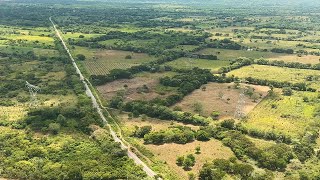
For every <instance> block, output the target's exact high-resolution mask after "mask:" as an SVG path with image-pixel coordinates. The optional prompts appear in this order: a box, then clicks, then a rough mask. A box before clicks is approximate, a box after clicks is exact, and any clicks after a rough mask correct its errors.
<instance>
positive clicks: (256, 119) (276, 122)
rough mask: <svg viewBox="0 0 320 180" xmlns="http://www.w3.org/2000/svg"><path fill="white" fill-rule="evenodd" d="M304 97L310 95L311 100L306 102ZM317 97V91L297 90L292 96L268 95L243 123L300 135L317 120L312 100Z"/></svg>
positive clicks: (248, 125) (253, 126)
mask: <svg viewBox="0 0 320 180" xmlns="http://www.w3.org/2000/svg"><path fill="white" fill-rule="evenodd" d="M303 97H308V99H309V101H310V102H304V101H303ZM316 98H317V93H311V92H297V91H295V92H294V94H293V95H292V96H282V95H279V97H278V98H269V97H268V98H266V99H264V100H263V101H262V102H261V103H260V104H259V105H258V106H257V107H256V108H254V110H253V111H251V112H250V113H249V114H248V116H247V119H246V121H245V122H244V123H243V124H244V125H245V126H246V127H247V128H249V129H258V130H261V131H275V132H278V133H284V134H287V135H291V136H293V137H299V136H301V135H302V134H303V133H304V130H305V129H306V128H307V127H308V126H309V125H310V123H313V122H314V120H315V117H314V116H313V113H314V109H315V104H314V103H313V102H312V101H313V99H316ZM315 102H316V101H315ZM272 106H274V107H275V108H272Z"/></svg>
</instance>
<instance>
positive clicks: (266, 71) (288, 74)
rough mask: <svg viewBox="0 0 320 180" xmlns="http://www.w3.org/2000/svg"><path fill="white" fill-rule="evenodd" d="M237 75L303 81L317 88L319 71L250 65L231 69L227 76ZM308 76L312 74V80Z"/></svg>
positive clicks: (319, 86)
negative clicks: (308, 79)
mask: <svg viewBox="0 0 320 180" xmlns="http://www.w3.org/2000/svg"><path fill="white" fill-rule="evenodd" d="M231 75H234V76H237V77H239V78H246V77H252V78H258V79H266V80H271V81H279V82H291V83H303V82H305V83H306V84H307V85H309V86H310V87H312V88H316V89H319V88H320V84H319V82H318V79H319V78H320V71H317V70H307V69H293V68H285V67H274V66H265V65H251V66H246V67H242V68H240V69H236V70H233V71H231V72H229V73H228V76H231ZM308 76H313V80H312V81H307V80H306V79H307V77H308Z"/></svg>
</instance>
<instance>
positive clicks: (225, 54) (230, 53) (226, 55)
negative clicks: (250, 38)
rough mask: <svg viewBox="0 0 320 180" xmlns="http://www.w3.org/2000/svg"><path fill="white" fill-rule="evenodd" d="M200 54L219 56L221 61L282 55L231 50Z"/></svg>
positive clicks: (207, 50)
mask: <svg viewBox="0 0 320 180" xmlns="http://www.w3.org/2000/svg"><path fill="white" fill-rule="evenodd" d="M198 53H199V54H205V55H209V54H211V55H217V56H218V59H219V60H234V59H237V58H239V57H247V58H253V59H258V58H276V57H278V56H280V55H281V54H275V53H272V52H261V51H245V50H229V49H214V48H207V49H203V50H201V51H199V52H198Z"/></svg>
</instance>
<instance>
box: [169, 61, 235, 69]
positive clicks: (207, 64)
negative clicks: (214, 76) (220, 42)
mask: <svg viewBox="0 0 320 180" xmlns="http://www.w3.org/2000/svg"><path fill="white" fill-rule="evenodd" d="M165 65H169V66H172V67H174V68H177V69H181V68H182V69H191V68H194V67H199V68H202V69H210V70H211V71H212V72H216V71H217V70H218V69H220V68H221V67H223V66H228V65H230V62H229V61H221V60H208V59H194V58H179V59H177V60H174V61H170V62H167V63H165Z"/></svg>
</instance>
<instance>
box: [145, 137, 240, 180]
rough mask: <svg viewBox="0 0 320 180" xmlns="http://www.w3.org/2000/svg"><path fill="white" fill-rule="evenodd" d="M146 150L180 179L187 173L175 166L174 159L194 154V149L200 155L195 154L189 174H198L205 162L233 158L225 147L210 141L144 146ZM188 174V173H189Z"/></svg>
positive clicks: (185, 177) (186, 175)
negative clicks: (199, 152)
mask: <svg viewBox="0 0 320 180" xmlns="http://www.w3.org/2000/svg"><path fill="white" fill-rule="evenodd" d="M145 146H146V148H147V149H148V150H150V151H151V152H152V153H153V154H155V155H156V156H157V158H158V159H160V160H162V161H165V162H166V163H167V164H168V166H169V167H170V168H172V170H173V171H175V172H176V174H179V175H180V176H181V179H187V178H188V171H184V170H183V168H182V167H179V166H177V165H176V158H177V157H178V156H184V155H188V154H195V148H196V147H197V146H200V148H201V154H195V158H196V164H195V166H194V167H193V168H192V170H191V172H193V173H195V174H198V172H199V170H200V169H201V167H202V166H203V164H205V163H206V162H211V161H212V160H214V159H219V158H220V159H228V158H230V157H233V156H234V154H233V152H232V151H231V150H230V149H229V148H228V147H225V146H224V145H223V144H222V142H220V141H218V140H214V139H212V140H210V141H207V142H200V141H194V142H192V143H188V144H184V145H183V144H163V145H145ZM189 172H190V171H189Z"/></svg>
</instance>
